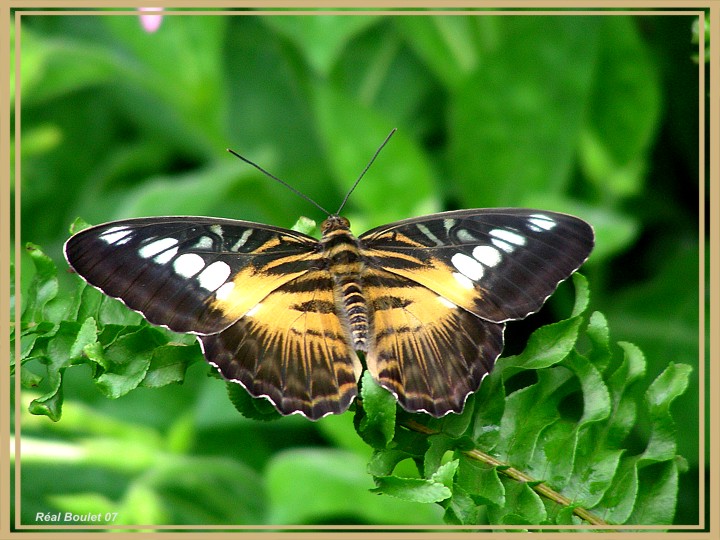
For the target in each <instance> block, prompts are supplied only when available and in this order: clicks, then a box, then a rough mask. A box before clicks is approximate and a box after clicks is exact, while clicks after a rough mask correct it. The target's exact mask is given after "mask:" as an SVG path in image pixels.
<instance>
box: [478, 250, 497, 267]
mask: <svg viewBox="0 0 720 540" xmlns="http://www.w3.org/2000/svg"><path fill="white" fill-rule="evenodd" d="M472 254H473V257H475V258H476V259H477V260H478V261H480V262H481V263H482V264H484V265H485V266H491V267H492V266H497V265H498V264H499V263H500V261H501V260H502V255H501V254H500V252H499V251H498V250H497V249H495V248H494V247H492V246H478V247H476V248H475V249H473V252H472Z"/></svg>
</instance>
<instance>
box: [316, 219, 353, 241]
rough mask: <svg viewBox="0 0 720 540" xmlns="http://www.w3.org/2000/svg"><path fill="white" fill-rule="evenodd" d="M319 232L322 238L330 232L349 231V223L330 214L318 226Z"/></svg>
mask: <svg viewBox="0 0 720 540" xmlns="http://www.w3.org/2000/svg"><path fill="white" fill-rule="evenodd" d="M320 230H321V231H322V234H323V236H325V235H326V234H329V233H331V232H332V231H338V230H343V231H347V230H350V221H348V219H347V218H344V217H342V216H338V215H337V214H331V215H330V216H329V217H328V218H327V219H326V220H325V221H323V222H322V225H320Z"/></svg>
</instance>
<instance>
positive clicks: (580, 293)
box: [570, 272, 590, 318]
mask: <svg viewBox="0 0 720 540" xmlns="http://www.w3.org/2000/svg"><path fill="white" fill-rule="evenodd" d="M572 281H573V285H574V286H575V305H574V306H573V310H572V314H571V315H570V318H573V317H577V316H579V315H582V314H583V313H585V310H586V309H587V308H588V305H590V287H589V286H588V281H587V278H586V277H585V276H583V275H582V274H581V273H580V272H575V273H574V274H573V275H572Z"/></svg>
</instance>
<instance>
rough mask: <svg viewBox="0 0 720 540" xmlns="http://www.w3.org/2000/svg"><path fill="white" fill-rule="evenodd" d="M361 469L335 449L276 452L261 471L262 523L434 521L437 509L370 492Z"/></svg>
mask: <svg viewBox="0 0 720 540" xmlns="http://www.w3.org/2000/svg"><path fill="white" fill-rule="evenodd" d="M364 469H365V467H364V459H363V458H362V457H361V456H359V455H357V454H353V453H350V452H346V451H341V450H336V449H321V448H314V449H312V448H308V449H294V450H288V451H285V452H280V453H278V454H276V455H275V456H273V458H272V459H271V460H270V463H269V464H268V467H267V474H266V482H267V490H268V495H269V503H270V509H269V514H268V516H267V518H266V519H267V523H274V524H303V523H323V522H336V521H337V520H338V518H342V519H343V520H350V521H351V522H354V523H392V524H413V525H416V524H418V523H438V521H439V516H441V515H442V510H441V509H440V508H434V507H432V506H429V505H427V504H416V503H412V502H408V501H407V500H399V499H397V498H395V497H385V496H378V495H377V494H376V493H372V492H371V490H370V488H372V487H373V482H372V480H371V479H370V477H369V476H368V475H367V474H366V473H365V470H364ZM390 478H393V477H390ZM420 482H427V483H430V482H429V481H425V480H420ZM435 485H436V486H437V487H436V488H434V489H435V491H438V492H439V491H441V490H447V488H446V487H445V486H444V485H442V484H435Z"/></svg>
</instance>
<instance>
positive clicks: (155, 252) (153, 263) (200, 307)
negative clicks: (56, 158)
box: [65, 217, 317, 334]
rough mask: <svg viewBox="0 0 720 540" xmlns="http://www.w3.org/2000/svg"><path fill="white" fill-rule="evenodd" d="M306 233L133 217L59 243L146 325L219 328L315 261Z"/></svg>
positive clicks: (86, 276) (230, 223)
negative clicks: (143, 318) (139, 315)
mask: <svg viewBox="0 0 720 540" xmlns="http://www.w3.org/2000/svg"><path fill="white" fill-rule="evenodd" d="M316 246H317V241H316V240H315V239H313V238H312V237H310V236H306V235H303V234H301V233H295V232H293V231H290V230H286V229H281V228H277V227H270V226H265V225H259V224H256V223H251V222H243V221H233V220H222V219H216V218H203V217H169V218H162V217H159V218H139V219H130V220H125V221H115V222H111V223H106V224H103V225H98V226H96V227H91V228H89V229H85V230H83V231H81V232H79V233H77V234H76V235H74V236H72V237H71V238H70V239H69V240H68V241H67V243H66V245H65V257H66V259H67V260H68V262H69V263H70V265H71V266H72V267H73V269H75V271H76V272H77V273H78V274H80V275H81V276H83V278H84V279H85V280H86V281H88V282H89V283H90V284H91V285H93V286H95V287H97V288H98V289H100V290H101V291H103V292H104V293H105V294H107V295H109V296H112V297H114V298H119V299H120V300H122V301H123V302H124V303H125V304H126V305H127V306H128V307H130V308H131V309H134V310H135V311H138V312H140V313H141V314H142V315H143V316H144V317H145V318H146V319H147V320H148V321H150V322H151V323H153V324H157V325H162V326H166V327H167V328H169V329H171V330H173V331H176V332H189V333H193V334H208V333H214V332H218V331H220V330H222V329H223V328H226V327H227V326H229V325H230V324H232V323H233V322H234V321H235V320H237V319H238V318H239V317H241V316H242V315H243V314H244V313H245V312H246V311H248V310H250V309H251V308H252V307H253V306H255V305H256V304H257V303H258V302H260V301H261V300H262V299H263V298H264V297H265V296H266V295H267V294H269V293H270V292H271V291H273V290H275V289H277V288H278V287H279V286H281V285H282V284H283V283H286V282H288V281H290V280H292V279H294V278H295V277H297V276H299V275H301V274H303V273H305V272H306V271H308V269H310V268H312V267H313V266H314V265H315V264H316V259H317V256H316V255H315V251H316Z"/></svg>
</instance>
